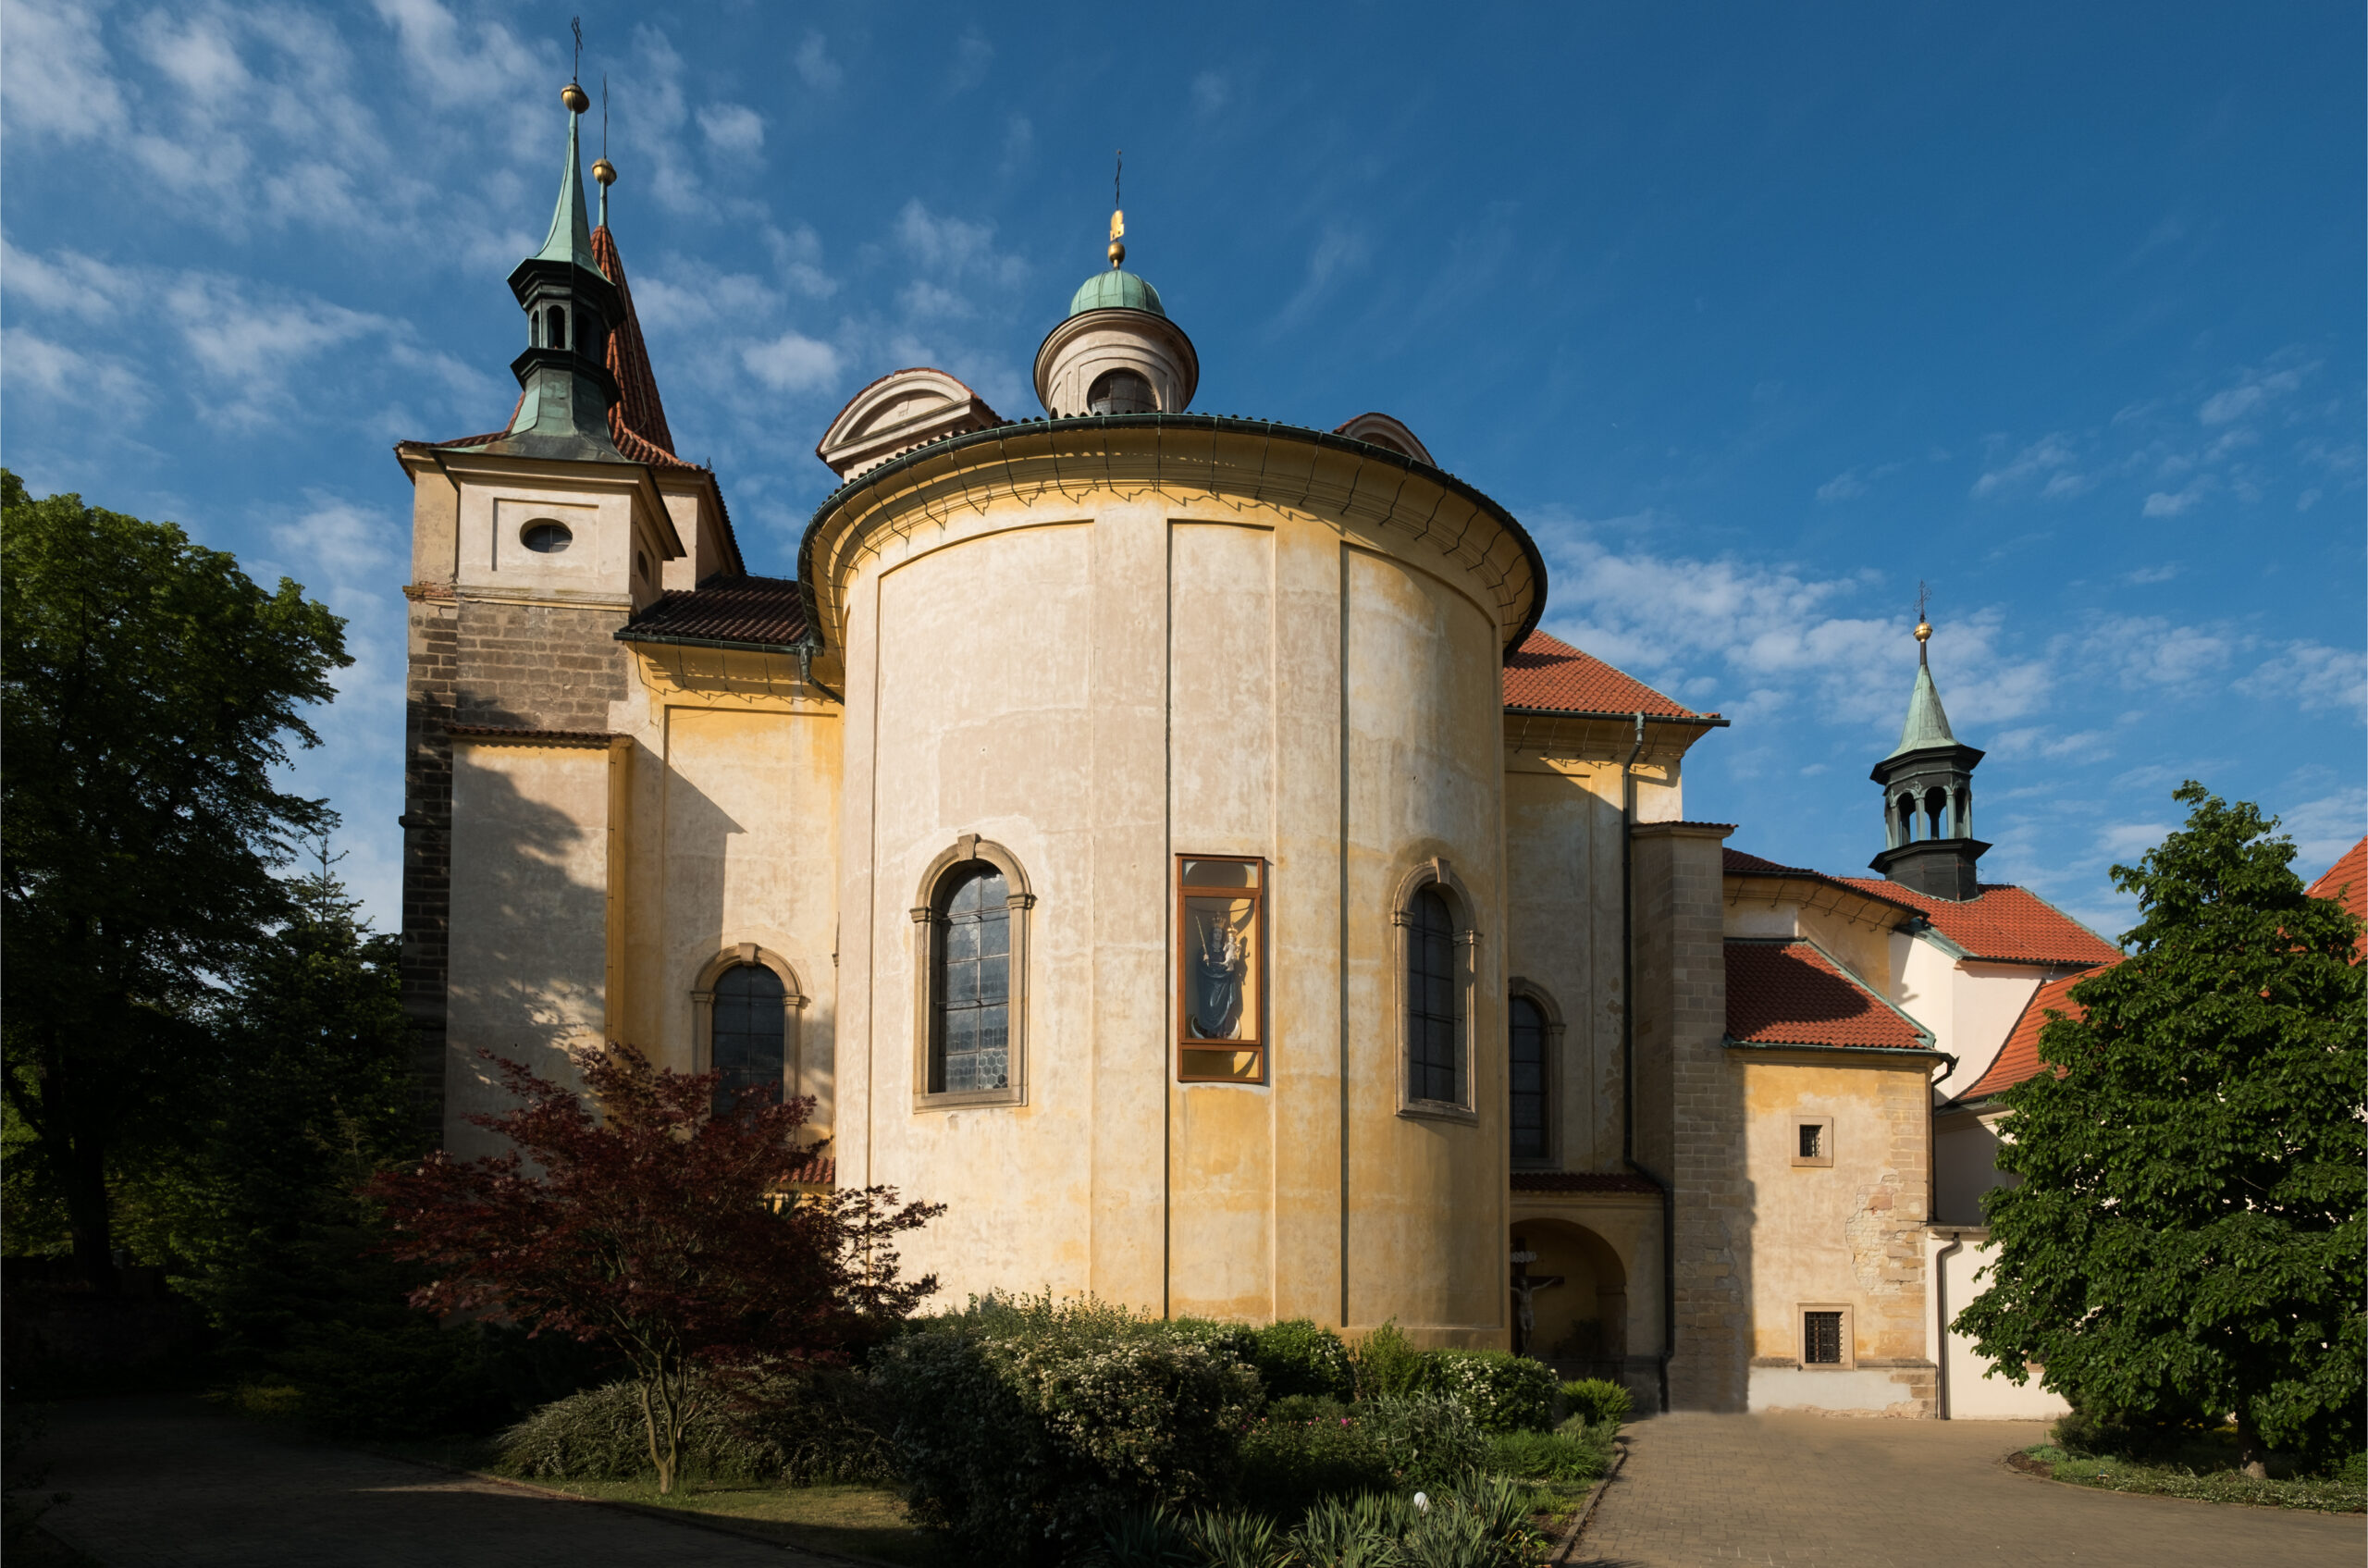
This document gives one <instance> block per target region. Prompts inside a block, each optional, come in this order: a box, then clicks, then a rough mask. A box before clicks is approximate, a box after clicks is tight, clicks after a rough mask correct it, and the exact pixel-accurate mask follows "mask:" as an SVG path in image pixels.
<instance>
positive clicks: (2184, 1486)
mask: <svg viewBox="0 0 2368 1568" xmlns="http://www.w3.org/2000/svg"><path fill="white" fill-rule="evenodd" d="M2015 1457H2016V1458H2017V1460H2019V1461H2021V1463H2018V1464H2017V1465H2016V1468H2017V1469H2018V1470H2027V1471H2029V1472H2030V1473H2031V1474H2032V1475H2044V1476H2046V1477H2048V1478H2049V1479H2051V1480H2056V1481H2068V1482H2070V1483H2071V1484H2072V1485H2074V1486H2076V1487H2092V1488H2096V1489H2097V1490H2099V1491H2107V1492H2144V1493H2148V1494H2151V1495H2152V1496H2155V1497H2183V1498H2194V1499H2197V1500H2201V1501H2203V1502H2235V1503H2245V1504H2249V1505H2251V1506H2252V1507H2255V1508H2300V1509H2308V1510H2312V1511H2313V1512H2320V1513H2360V1512H2368V1496H2363V1493H2362V1488H2361V1487H2360V1485H2359V1484H2358V1483H2357V1482H2351V1481H2343V1480H2335V1479H2329V1478H2326V1477H2297V1478H2295V1479H2291V1480H2274V1479H2273V1480H2267V1481H2256V1480H2254V1479H2253V1478H2252V1477H2251V1476H2250V1475H2246V1474H2245V1473H2244V1472H2243V1471H2241V1470H2238V1469H2235V1468H2227V1469H2221V1468H2216V1467H2209V1466H2207V1467H2206V1468H2204V1469H2201V1470H2197V1469H2194V1468H2191V1467H2190V1466H2188V1465H2185V1464H2148V1463H2139V1462H2137V1461H2134V1460H2128V1459H2112V1458H2103V1457H2091V1456H2089V1455H2086V1454H2075V1453H2072V1452H2070V1451H2067V1450H2065V1449H2061V1448H2057V1447H2056V1446H2055V1445H2054V1444H2053V1443H2041V1444H2040V1445H2039V1446H2038V1447H2036V1448H2028V1449H2025V1450H2023V1451H2022V1452H2021V1453H2019V1454H2017V1455H2016V1456H2015Z"/></svg>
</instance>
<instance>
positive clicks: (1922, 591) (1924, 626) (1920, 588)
mask: <svg viewBox="0 0 2368 1568" xmlns="http://www.w3.org/2000/svg"><path fill="white" fill-rule="evenodd" d="M1931 602H1932V586H1931V585H1930V583H1926V582H1923V581H1921V580H1919V581H1918V583H1917V585H1916V657H1917V658H1918V659H1919V660H1920V659H1922V658H1923V657H1924V648H1925V645H1926V644H1927V643H1929V642H1930V641H1931V640H1932V623H1931V622H1930V620H1929V619H1927V618H1926V616H1925V614H1924V611H1925V608H1926V607H1927V606H1928V605H1930V603H1931Z"/></svg>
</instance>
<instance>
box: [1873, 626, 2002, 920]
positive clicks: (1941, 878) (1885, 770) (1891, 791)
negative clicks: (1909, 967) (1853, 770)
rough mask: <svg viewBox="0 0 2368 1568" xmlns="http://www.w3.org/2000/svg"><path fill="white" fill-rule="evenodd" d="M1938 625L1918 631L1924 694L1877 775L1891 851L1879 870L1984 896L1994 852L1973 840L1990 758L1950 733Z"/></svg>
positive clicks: (1955, 894)
mask: <svg viewBox="0 0 2368 1568" xmlns="http://www.w3.org/2000/svg"><path fill="white" fill-rule="evenodd" d="M1931 637H1932V626H1931V623H1930V622H1927V621H1921V620H1919V621H1918V623H1917V625H1916V689H1915V690H1914V691H1913V692H1912V693H1910V694H1909V696H1908V698H1907V722H1906V725H1905V726H1903V727H1902V729H1901V730H1900V735H1899V744H1898V745H1897V746H1895V747H1893V748H1892V752H1891V755H1890V756H1888V757H1886V758H1884V759H1882V760H1881V761H1880V762H1878V763H1876V764H1875V767H1874V772H1873V773H1872V774H1870V775H1869V776H1870V777H1872V778H1873V780H1874V781H1875V783H1877V784H1881V785H1882V788H1883V845H1884V847H1883V852H1882V853H1881V854H1880V855H1878V856H1876V857H1875V858H1874V859H1873V861H1872V862H1870V863H1871V864H1872V866H1873V868H1874V869H1875V870H1878V871H1880V872H1881V873H1882V874H1883V876H1885V877H1886V878H1888V879H1890V880H1891V881H1893V882H1895V883H1899V884H1900V885H1901V886H1902V887H1906V888H1912V889H1914V890H1915V891H1916V892H1918V893H1922V894H1926V895H1930V896H1931V897H1934V898H1947V899H1951V900H1954V901H1955V902H1959V903H1962V902H1964V901H1965V900H1966V899H1968V898H1974V897H1978V896H1980V893H1981V883H1980V876H1979V874H1978V872H1977V871H1976V870H1975V862H1976V861H1978V860H1980V858H1981V856H1982V852H1983V851H1984V850H1987V849H1988V848H1989V847H1990V846H1988V845H1987V844H1984V843H1982V842H1981V841H1980V839H1978V838H1976V837H1974V836H1973V770H1974V768H1975V767H1976V766H1977V765H1979V764H1980V761H1981V756H1982V754H1981V753H1980V751H1978V750H1976V749H1975V748H1974V747H1970V746H1966V745H1962V744H1960V743H1959V742H1958V740H1957V737H1956V735H1955V734H1954V733H1953V732H1952V731H1951V730H1950V729H1949V716H1948V714H1947V712H1946V711H1945V710H1943V709H1942V707H1941V690H1940V687H1938V686H1936V685H1933V684H1932V663H1931V658H1930V647H1931Z"/></svg>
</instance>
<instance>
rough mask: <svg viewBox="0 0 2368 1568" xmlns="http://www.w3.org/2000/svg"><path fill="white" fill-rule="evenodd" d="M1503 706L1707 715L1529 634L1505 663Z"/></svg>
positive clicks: (1572, 650) (1593, 659) (1664, 716)
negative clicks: (1682, 705)
mask: <svg viewBox="0 0 2368 1568" xmlns="http://www.w3.org/2000/svg"><path fill="white" fill-rule="evenodd" d="M1505 706H1506V707H1508V708H1528V709H1535V710H1539V711H1542V712H1548V713H1622V714H1626V713H1645V714H1647V715H1651V716H1653V717H1657V718H1662V719H1700V718H1704V717H1708V716H1709V715H1705V714H1700V713H1696V712H1695V711H1694V710H1691V709H1688V708H1682V707H1680V706H1678V705H1677V704H1676V703H1674V702H1671V700H1670V699H1669V698H1666V697H1663V696H1662V695H1661V694H1660V693H1659V692H1657V691H1655V690H1654V689H1653V688H1652V687H1650V686H1648V685H1646V684H1645V683H1644V682H1642V681H1640V680H1638V679H1636V678H1635V677H1634V676H1633V675H1628V674H1623V673H1621V672H1620V671H1618V670H1615V669H1613V668H1612V667H1611V666H1610V665H1609V664H1606V663H1605V662H1604V661H1602V660H1600V659H1597V658H1596V657H1595V656H1594V655H1592V654H1586V653H1581V652H1580V651H1579V650H1578V649H1577V648H1573V647H1572V646H1571V645H1570V644H1569V643H1566V642H1564V641H1562V640H1561V639H1560V638H1559V637H1549V636H1547V635H1546V634H1545V633H1544V632H1532V633H1530V634H1529V636H1527V637H1525V638H1524V639H1523V641H1522V645H1521V647H1519V648H1515V649H1514V650H1513V651H1512V654H1511V657H1509V658H1508V659H1506V661H1505Z"/></svg>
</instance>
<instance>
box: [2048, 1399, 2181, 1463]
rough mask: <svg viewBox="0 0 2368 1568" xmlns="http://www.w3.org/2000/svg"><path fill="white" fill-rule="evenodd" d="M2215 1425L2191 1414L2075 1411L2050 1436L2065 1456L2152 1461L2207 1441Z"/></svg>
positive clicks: (2056, 1426)
mask: <svg viewBox="0 0 2368 1568" xmlns="http://www.w3.org/2000/svg"><path fill="white" fill-rule="evenodd" d="M2214 1425H2215V1424H2214V1423H2210V1422H2206V1421H2205V1420H2203V1419H2201V1417H2200V1416H2198V1415H2197V1414H2194V1413H2191V1412H2189V1413H2177V1412H2166V1413H2162V1414H2155V1413H2147V1412H2133V1411H2111V1410H2086V1409H2077V1408H2076V1409H2075V1410H2073V1411H2072V1413H2071V1414H2068V1415H2066V1416H2065V1417H2064V1418H2063V1419H2061V1420H2059V1421H2058V1422H2056V1424H2055V1427H2054V1431H2053V1432H2052V1433H2051V1434H2050V1435H2051V1436H2052V1437H2053V1438H2054V1440H2055V1443H2056V1446H2057V1447H2059V1448H2062V1449H2064V1450H2066V1451H2067V1452H2071V1453H2078V1454H2093V1455H2110V1456H2113V1457H2115V1458H2120V1459H2141V1460H2142V1459H2152V1458H2155V1457H2157V1456H2159V1455H2164V1454H2168V1453H2171V1452H2174V1451H2177V1450H2179V1449H2182V1448H2186V1447H2189V1445H2192V1444H2194V1443H2197V1442H2199V1441H2204V1440H2208V1439H2209V1438H2210V1436H2211V1433H2212V1430H2213V1427H2214Z"/></svg>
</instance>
